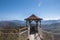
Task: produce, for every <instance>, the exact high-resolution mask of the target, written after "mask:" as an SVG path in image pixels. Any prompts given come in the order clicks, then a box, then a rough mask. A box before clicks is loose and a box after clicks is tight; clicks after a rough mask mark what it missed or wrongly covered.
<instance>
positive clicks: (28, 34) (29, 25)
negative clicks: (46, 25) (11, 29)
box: [27, 21, 30, 40]
mask: <svg viewBox="0 0 60 40" xmlns="http://www.w3.org/2000/svg"><path fill="white" fill-rule="evenodd" d="M27 24H28V40H29V35H30V21H28V23H27Z"/></svg>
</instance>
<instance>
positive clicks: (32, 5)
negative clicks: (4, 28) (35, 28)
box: [0, 0, 60, 20]
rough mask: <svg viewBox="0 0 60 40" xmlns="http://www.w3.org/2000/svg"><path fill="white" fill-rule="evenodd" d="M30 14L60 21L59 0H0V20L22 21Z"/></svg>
mask: <svg viewBox="0 0 60 40" xmlns="http://www.w3.org/2000/svg"><path fill="white" fill-rule="evenodd" d="M32 14H35V15H37V16H38V17H41V18H43V19H44V20H56V19H60V0H0V20H24V19H25V18H26V17H28V16H30V15H32Z"/></svg>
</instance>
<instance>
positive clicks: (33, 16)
mask: <svg viewBox="0 0 60 40" xmlns="http://www.w3.org/2000/svg"><path fill="white" fill-rule="evenodd" d="M25 20H42V18H39V17H37V16H36V15H34V14H32V15H31V16H29V17H28V18H26V19H25Z"/></svg>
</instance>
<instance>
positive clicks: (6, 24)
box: [0, 20, 60, 29]
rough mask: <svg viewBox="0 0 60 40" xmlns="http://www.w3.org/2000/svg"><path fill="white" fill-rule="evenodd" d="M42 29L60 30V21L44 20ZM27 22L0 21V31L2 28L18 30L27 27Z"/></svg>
mask: <svg viewBox="0 0 60 40" xmlns="http://www.w3.org/2000/svg"><path fill="white" fill-rule="evenodd" d="M41 24H42V26H41V27H42V28H46V29H48V28H49V29H56V28H60V20H42V22H41ZM25 25H26V23H25V21H21V20H11V21H0V29H2V28H16V27H18V26H25Z"/></svg>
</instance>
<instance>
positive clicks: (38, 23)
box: [25, 14, 42, 40]
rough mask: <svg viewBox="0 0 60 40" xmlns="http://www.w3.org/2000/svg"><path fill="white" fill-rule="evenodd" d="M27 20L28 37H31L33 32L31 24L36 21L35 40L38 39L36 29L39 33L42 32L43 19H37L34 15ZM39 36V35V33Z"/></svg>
mask: <svg viewBox="0 0 60 40" xmlns="http://www.w3.org/2000/svg"><path fill="white" fill-rule="evenodd" d="M25 20H26V26H27V27H28V37H29V35H30V31H31V28H32V26H31V22H32V21H34V22H35V23H36V24H35V27H34V36H35V38H34V39H35V40H37V39H36V32H35V31H36V28H37V30H38V32H39V31H40V28H41V20H42V18H39V17H37V16H36V15H34V14H32V15H31V16H29V17H28V18H26V19H25ZM32 29H33V28H32ZM38 34H39V33H38ZM39 35H40V34H39Z"/></svg>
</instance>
